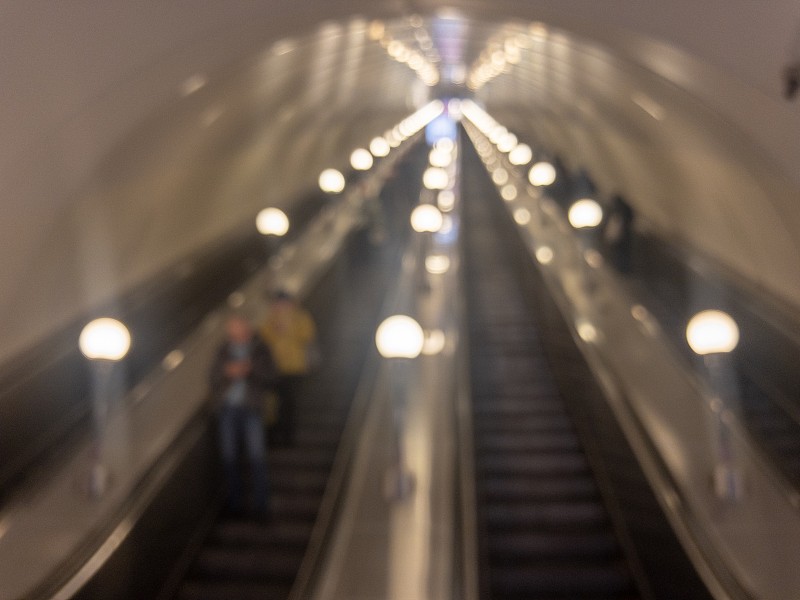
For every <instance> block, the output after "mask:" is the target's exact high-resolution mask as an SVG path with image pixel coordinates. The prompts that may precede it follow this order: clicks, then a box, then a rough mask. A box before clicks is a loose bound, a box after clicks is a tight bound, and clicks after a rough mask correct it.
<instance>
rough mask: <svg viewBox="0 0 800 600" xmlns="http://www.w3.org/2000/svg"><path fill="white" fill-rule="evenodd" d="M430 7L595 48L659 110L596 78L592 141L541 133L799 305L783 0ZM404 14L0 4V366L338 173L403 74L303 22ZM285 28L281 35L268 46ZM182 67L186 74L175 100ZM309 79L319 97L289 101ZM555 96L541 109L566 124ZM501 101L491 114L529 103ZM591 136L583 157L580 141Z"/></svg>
mask: <svg viewBox="0 0 800 600" xmlns="http://www.w3.org/2000/svg"><path fill="white" fill-rule="evenodd" d="M442 4H445V3H442V2H436V1H433V0H419V1H417V2H414V3H413V5H414V6H416V7H417V9H418V10H420V11H425V10H427V9H435V8H437V7H438V6H440V5H442ZM446 4H448V5H451V6H453V5H456V6H460V7H461V8H462V9H463V10H464V11H465V14H469V15H473V16H475V17H483V18H486V19H489V20H492V21H495V20H503V19H504V15H509V16H516V17H523V18H525V19H540V20H543V21H547V22H550V23H554V24H556V25H558V26H561V27H563V28H565V30H566V31H568V32H574V35H573V34H572V33H570V34H569V35H571V36H572V38H571V39H573V40H574V41H575V43H579V44H580V43H584V42H582V41H581V40H594V43H596V44H599V45H600V47H602V48H604V52H606V53H607V54H608V56H609V57H610V58H609V65H610V67H609V69H610V71H609V72H610V73H612V74H613V75H614V77H617V78H622V79H623V80H624V81H626V82H627V84H629V85H630V86H634V87H635V86H645V87H646V88H647V90H648V92H649V93H651V94H652V95H653V98H654V99H656V100H657V101H659V102H662V103H663V104H664V105H665V106H666V107H668V110H669V111H670V116H672V115H674V118H673V119H672V120H671V121H670V122H669V123H668V124H666V125H659V126H657V125H656V124H654V123H646V121H647V116H646V115H644V116H643V113H642V111H641V109H640V108H637V107H636V106H634V105H632V104H631V103H630V102H629V101H625V103H624V104H620V99H621V98H623V96H622V92H619V93H617V94H616V95H615V94H611V93H610V92H609V89H608V86H603V85H598V86H595V87H592V88H591V90H590V91H591V93H592V94H594V96H593V97H591V98H590V99H589V100H590V102H589V104H590V105H591V104H592V103H594V104H595V105H596V106H597V107H598V110H597V112H596V113H595V114H590V113H589V114H585V115H584V117H583V119H584V121H585V122H586V131H589V132H591V137H592V139H593V140H595V141H594V142H593V143H592V144H582V143H581V141H580V136H581V133H580V131H579V130H574V129H573V128H572V126H571V125H570V123H568V122H567V121H564V119H563V117H562V118H561V120H560V121H559V119H558V118H554V119H553V127H554V129H553V131H559V130H560V131H563V132H569V133H568V134H567V133H565V135H564V136H562V139H561V143H562V144H564V145H567V146H569V145H571V146H572V147H573V148H578V147H579V146H580V150H579V153H580V155H581V156H582V157H583V158H584V159H585V160H586V161H587V163H588V164H589V165H590V166H591V167H593V168H594V169H598V170H599V172H600V175H599V177H600V179H603V178H604V177H606V178H610V174H611V173H614V174H615V176H619V177H621V178H622V179H623V180H624V185H625V186H626V189H627V191H629V192H630V193H631V195H632V196H635V197H636V198H637V201H638V202H639V203H640V206H639V208H641V210H642V211H644V212H645V213H647V214H648V216H650V217H651V218H652V220H653V221H654V222H656V223H658V224H659V226H660V227H663V228H664V229H667V230H672V231H676V232H680V233H681V235H683V236H684V237H685V238H687V239H689V240H691V241H692V242H693V243H697V244H699V245H700V246H702V247H703V248H704V249H705V250H708V251H709V252H712V253H713V254H714V255H715V256H718V257H720V258H721V259H722V260H724V261H725V262H726V263H727V264H730V265H732V266H733V267H735V268H736V269H738V270H739V271H741V272H742V273H744V274H746V275H748V276H751V277H757V278H758V281H759V282H761V283H762V284H763V285H764V286H766V287H767V288H768V289H769V290H771V291H772V292H774V293H775V294H778V295H780V296H781V297H782V298H784V299H786V300H788V301H790V302H793V303H794V304H795V305H799V306H800V277H798V272H797V267H795V265H796V264H797V263H798V258H800V257H799V256H798V250H797V248H796V247H795V240H796V239H798V237H799V236H798V234H800V230H799V229H798V228H799V227H800V223H799V222H798V220H799V219H800V208H798V202H797V201H798V200H799V199H800V198H798V188H800V169H797V168H796V167H797V165H798V164H800V135H798V132H800V109H799V108H798V106H799V105H798V103H797V102H795V103H793V104H790V103H787V102H785V101H783V100H782V99H781V97H780V79H779V77H778V73H779V72H780V69H781V68H782V66H783V64H784V62H785V60H786V58H787V55H788V53H789V49H790V48H791V47H792V45H793V44H795V40H796V36H797V32H798V25H800V6H798V5H797V3H796V2H794V1H790V0H774V1H771V2H769V5H768V8H766V9H765V8H764V3H756V2H752V1H748V0H726V1H723V0H715V1H704V2H702V3H697V2H692V1H690V0H679V1H678V0H674V1H672V2H668V3H667V2H651V1H642V2H629V1H622V0H616V1H612V0H607V1H605V2H596V1H593V0H559V1H549V2H542V1H539V2H537V1H527V2H518V1H516V0H494V1H489V0H487V1H486V2H476V1H461V2H459V1H453V2H448V3H446ZM407 6H409V3H407V2H402V1H399V0H398V1H394V0H386V1H383V2H379V1H371V2H368V1H366V0H362V1H357V0H339V1H337V2H330V1H329V0H304V1H303V2H296V1H295V2H291V1H279V2H276V1H264V2H255V1H252V0H225V1H223V0H216V1H214V0H194V1H190V0H172V1H170V2H163V1H160V0H142V1H137V2H130V1H128V0H104V1H103V2H99V1H91V0H67V1H65V2H52V1H49V0H25V1H24V2H23V1H21V0H16V1H14V0H6V1H3V2H0V81H2V86H3V93H2V103H0V131H2V132H3V135H2V137H0V201H1V202H2V208H3V219H2V220H0V251H1V252H2V256H3V258H2V260H0V340H2V341H0V360H2V359H3V358H4V357H7V356H9V355H10V354H12V353H13V352H15V351H16V350H18V349H20V348H22V347H23V346H25V345H26V344H28V343H30V342H31V341H33V340H35V339H37V338H38V337H40V336H41V335H44V334H45V333H47V332H48V331H49V330H51V329H52V328H54V327H57V326H58V325H59V324H61V323H64V322H65V321H66V320H68V319H70V318H72V317H74V316H75V315H76V314H78V313H80V312H81V311H83V310H86V308H87V307H89V306H91V305H92V304H93V303H95V302H96V301H97V300H98V299H100V298H103V297H106V296H107V295H108V294H109V293H113V291H115V290H117V289H121V288H124V287H126V286H129V285H132V284H133V283H135V282H136V281H139V280H141V279H142V278H144V277H146V276H148V275H150V274H152V273H154V272H156V271H158V270H160V269H161V268H163V267H165V266H167V265H170V264H172V263H174V262H175V261H176V260H178V259H179V257H181V256H183V255H185V254H186V253H188V252H191V251H192V250H194V249H196V248H198V247H200V246H202V245H203V244H205V243H207V242H208V241H210V240H212V239H215V238H216V237H219V236H220V235H222V234H224V233H225V231H227V230H229V229H230V228H232V227H233V226H235V225H236V224H239V223H241V222H243V221H244V220H245V219H247V218H250V215H251V214H254V212H255V211H256V210H257V209H258V208H260V207H261V206H262V205H263V204H264V202H265V200H264V197H265V196H269V197H270V198H275V199H276V202H278V203H279V202H281V201H285V199H286V198H289V197H290V196H291V195H292V194H293V193H296V192H297V191H298V190H301V189H304V188H305V187H307V186H310V185H313V183H314V180H315V178H316V174H317V172H318V171H319V169H321V168H323V167H325V166H329V165H333V166H336V165H344V163H345V160H346V157H344V156H341V152H342V151H343V148H347V149H348V150H349V148H351V147H353V146H355V145H357V144H363V143H365V141H366V140H368V139H369V137H371V136H372V135H374V134H375V133H378V132H379V131H381V130H382V129H383V128H385V127H386V126H388V125H390V124H392V123H394V122H395V121H396V120H397V119H398V118H399V116H401V115H402V114H404V113H405V112H406V111H408V110H409V106H408V105H407V103H406V94H405V93H404V91H405V89H406V88H407V86H408V84H409V82H410V78H409V77H408V75H409V72H408V70H407V69H404V67H402V66H400V65H397V64H395V63H392V62H390V61H388V60H385V56H384V55H383V54H382V51H381V49H380V47H379V46H377V45H376V44H374V42H368V41H366V39H365V37H364V31H363V26H364V24H363V23H360V24H359V23H356V25H355V27H354V29H350V30H347V29H340V30H336V29H335V28H334V29H330V28H328V29H324V28H323V30H322V33H321V34H320V33H319V32H320V30H319V29H318V26H319V24H320V23H323V22H325V21H328V20H331V19H334V20H341V19H343V18H344V17H346V16H349V15H354V14H357V13H360V14H364V15H385V16H391V15H398V14H401V13H403V12H404V11H405V10H406V9H407ZM359 28H361V29H360V30H359ZM359 31H360V33H359ZM473 31H477V30H473ZM315 36H316V37H315ZM286 38H292V39H296V40H300V42H301V43H300V45H299V46H298V47H297V49H296V50H295V51H292V52H289V53H287V54H281V53H270V48H272V47H273V44H274V43H275V42H277V41H279V40H282V39H286ZM303 40H306V41H303ZM309 40H311V41H309ZM313 40H316V41H313ZM322 40H329V42H323V41H322ZM482 43H483V40H481V39H476V40H475V44H477V45H478V46H480V45H481V44H482ZM361 46H363V48H362V50H361V51H359V52H356V54H359V55H360V56H361V58H360V59H359V60H357V61H356V62H355V63H353V64H352V65H351V68H352V69H355V70H356V71H357V72H358V73H359V74H358V76H357V77H355V78H353V79H352V82H353V83H352V84H353V87H352V88H350V89H347V90H344V91H343V90H342V86H343V83H342V81H343V78H341V77H337V76H336V70H335V69H334V71H333V72H328V71H327V70H326V68H324V65H325V64H326V63H327V62H330V61H329V60H327V59H324V58H325V57H328V58H329V57H330V56H333V57H334V58H333V64H334V65H338V66H339V67H341V66H343V65H344V64H345V62H346V61H347V60H348V59H347V57H348V56H353V53H352V52H350V53H348V52H346V51H345V49H346V48H351V49H352V48H356V47H361ZM279 48H284V49H285V47H283V46H279ZM281 52H282V50H281ZM575 68H576V69H578V70H579V71H580V70H581V69H584V70H585V69H586V67H585V66H581V64H580V61H579V62H576V63H575ZM637 69H640V70H641V72H640V71H638V70H637ZM629 71H630V72H629ZM198 73H200V74H204V75H205V76H207V77H208V84H207V85H206V86H205V87H204V88H203V89H201V90H199V91H198V92H196V93H195V94H193V95H191V96H189V97H188V98H183V97H182V96H181V86H182V84H183V83H184V82H185V81H186V80H187V79H188V78H190V77H191V76H193V75H195V74H198ZM313 77H316V78H317V79H318V80H319V79H320V78H322V79H321V80H322V81H323V84H322V87H321V88H318V89H321V90H323V93H322V95H318V96H313V97H311V96H309V93H308V87H307V83H308V81H310V80H311V78H313ZM523 83H525V82H524V81H523ZM627 84H626V85H627ZM487 91H488V92H491V94H494V96H493V97H494V98H495V99H496V101H497V102H498V105H499V106H500V107H501V108H502V107H504V106H509V105H510V104H512V103H510V102H509V99H508V96H507V95H504V94H505V92H504V91H503V87H502V85H500V82H499V80H498V88H497V90H496V91H494V92H492V91H491V90H487ZM531 96H532V97H535V93H533V92H531ZM331 98H336V99H338V102H331V100H330V99H331ZM576 99H577V98H569V97H561V101H562V104H563V105H562V106H553V107H552V110H554V111H555V112H556V113H558V112H559V111H564V110H566V111H567V113H564V114H568V111H569V110H570V108H569V106H570V104H569V103H570V102H572V104H573V105H575V106H578V105H576V104H575V100H576ZM516 100H518V101H519V102H517V106H515V107H512V108H510V109H509V110H510V111H511V112H510V113H509V114H519V111H520V110H523V111H524V110H526V107H527V106H530V104H529V103H528V102H526V101H525V98H524V97H522V98H520V97H517V98H516ZM616 104H619V106H616ZM565 106H566V108H565ZM698 107H701V108H698ZM532 114H533V113H531V115H532ZM705 115H712V117H713V118H711V119H710V120H707V119H706V118H705ZM523 116H524V115H523ZM603 119H605V121H602V120H603ZM706 123H713V126H712V127H706ZM559 128H560V129H559ZM600 139H602V140H603V141H602V145H603V147H604V148H605V149H606V151H605V154H603V155H601V153H599V152H598V151H596V150H593V149H592V148H597V147H598V145H597V144H598V142H597V140H600ZM317 141H322V142H323V143H315V142H317ZM753 160H755V161H756V163H757V164H754V165H753V166H748V165H752V164H753V163H752V161H753ZM743 165H744V167H745V169H744V170H742V166H743ZM676 190H678V191H679V192H680V193H675V191H676ZM701 197H702V198H703V199H704V200H701V201H698V202H702V204H697V203H696V199H697V198H701ZM727 203H730V207H731V211H730V214H731V215H732V216H731V217H730V218H729V219H727V220H726V221H725V223H724V225H720V226H718V227H716V228H715V229H713V231H709V232H708V233H702V234H701V231H703V230H702V229H700V228H698V227H696V226H695V225H693V224H692V223H693V222H695V221H699V220H709V219H710V220H717V221H719V219H718V218H716V217H715V215H716V214H717V213H718V212H719V211H721V210H723V208H722V207H723V206H726V207H727V206H728V204H727ZM725 211H727V209H725Z"/></svg>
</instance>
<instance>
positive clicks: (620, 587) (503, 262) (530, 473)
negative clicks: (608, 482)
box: [464, 194, 639, 600]
mask: <svg viewBox="0 0 800 600" xmlns="http://www.w3.org/2000/svg"><path fill="white" fill-rule="evenodd" d="M465 202H466V208H465V211H466V217H465V221H466V222H465V227H464V233H465V235H466V239H465V255H466V285H467V298H468V302H467V306H468V314H469V322H470V346H471V347H470V353H471V372H472V389H473V405H474V408H473V413H474V417H473V418H474V431H475V453H476V472H477V494H478V513H479V514H478V521H479V528H480V536H481V555H482V571H483V572H482V586H481V588H482V597H483V598H484V599H489V598H491V599H516V598H519V599H522V598H524V599H526V600H536V599H551V598H571V599H584V598H586V599H588V598H593V599H596V598H608V599H633V598H639V595H638V593H637V591H636V588H635V586H634V583H633V579H632V577H631V573H630V571H629V568H628V565H627V563H626V561H625V559H624V557H623V555H622V552H621V550H620V546H619V544H618V542H617V540H616V539H615V534H614V529H613V527H612V524H611V521H610V518H609V515H608V513H607V511H606V509H605V506H604V504H603V502H602V500H601V497H600V494H599V492H598V489H597V486H596V485H595V482H594V480H593V477H592V473H591V471H590V468H589V464H588V461H587V459H586V456H585V455H584V452H583V450H582V447H581V444H580V441H579V439H578V437H577V435H576V432H575V430H574V429H573V426H572V424H571V422H570V418H569V415H568V413H567V409H566V406H565V404H564V402H563V401H562V399H561V397H560V395H559V392H558V390H557V389H556V387H555V383H554V379H553V376H552V374H551V372H550V369H549V367H548V364H547V361H546V359H545V357H544V354H543V350H542V347H541V344H540V342H539V339H538V337H537V329H536V325H535V323H534V321H533V319H532V316H531V314H530V309H529V307H528V306H527V305H526V303H525V301H524V296H523V292H522V289H521V286H520V285H519V283H518V282H517V281H516V280H515V279H514V276H513V271H512V270H511V269H510V268H509V261H511V260H512V257H511V256H510V255H509V253H508V251H507V250H506V249H505V248H504V245H503V244H501V243H499V240H501V239H502V236H501V235H499V234H498V232H497V231H493V225H492V215H491V213H490V211H489V209H488V207H487V206H486V204H485V202H484V201H482V199H481V198H480V197H478V196H477V195H476V194H468V195H467V198H466V200H465Z"/></svg>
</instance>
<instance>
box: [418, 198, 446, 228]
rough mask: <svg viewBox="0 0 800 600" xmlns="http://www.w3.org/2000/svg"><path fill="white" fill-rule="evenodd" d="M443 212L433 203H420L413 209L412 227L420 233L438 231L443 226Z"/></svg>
mask: <svg viewBox="0 0 800 600" xmlns="http://www.w3.org/2000/svg"><path fill="white" fill-rule="evenodd" d="M443 222H444V219H443V218H442V213H441V212H440V211H439V209H438V208H436V207H435V206H433V205H432V204H420V205H419V206H417V207H416V208H415V209H414V210H413V211H411V227H412V228H413V229H414V231H418V232H420V233H422V232H425V231H429V232H431V233H436V232H437V231H439V230H440V229H441V228H442V223H443Z"/></svg>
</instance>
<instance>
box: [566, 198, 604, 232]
mask: <svg viewBox="0 0 800 600" xmlns="http://www.w3.org/2000/svg"><path fill="white" fill-rule="evenodd" d="M567 219H569V224H570V225H572V226H573V227H574V228H575V229H586V228H589V227H597V226H598V225H600V222H601V221H602V220H603V209H602V207H601V206H600V205H599V204H598V203H597V202H596V201H595V200H592V199H591V198H583V199H581V200H578V201H577V202H575V204H573V205H572V206H571V207H570V209H569V213H567Z"/></svg>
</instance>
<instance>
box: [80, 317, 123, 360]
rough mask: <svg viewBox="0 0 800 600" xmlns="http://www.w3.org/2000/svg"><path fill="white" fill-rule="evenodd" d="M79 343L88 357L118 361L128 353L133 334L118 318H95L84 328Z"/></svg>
mask: <svg viewBox="0 0 800 600" xmlns="http://www.w3.org/2000/svg"><path fill="white" fill-rule="evenodd" d="M78 344H79V346H80V349H81V352H82V353H83V355H84V356H85V357H86V358H88V359H91V360H110V361H118V360H122V359H123V358H125V355H126V354H128V350H129V349H130V347H131V334H130V332H129V331H128V328H127V327H125V325H123V324H122V323H120V322H119V321H117V320H116V319H110V318H102V319H95V320H94V321H91V322H90V323H88V324H87V325H86V326H85V327H84V328H83V330H82V331H81V335H80V337H79V338H78Z"/></svg>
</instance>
